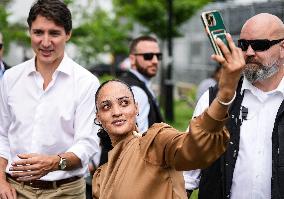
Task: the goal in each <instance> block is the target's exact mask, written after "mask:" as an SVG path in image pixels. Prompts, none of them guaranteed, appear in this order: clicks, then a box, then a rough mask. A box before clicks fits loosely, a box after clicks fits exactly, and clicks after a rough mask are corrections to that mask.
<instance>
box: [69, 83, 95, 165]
mask: <svg viewBox="0 0 284 199" xmlns="http://www.w3.org/2000/svg"><path fill="white" fill-rule="evenodd" d="M98 87H99V82H98V81H97V80H96V79H95V80H94V81H93V82H92V84H90V85H89V87H85V88H81V89H83V90H82V91H81V93H80V96H81V97H80V98H79V99H80V100H79V102H78V106H77V109H76V112H75V121H74V129H75V136H74V144H73V145H72V146H71V147H70V148H69V149H68V150H67V152H73V153H74V154H75V155H76V156H77V157H78V158H79V159H80V160H81V164H82V165H87V164H88V163H89V160H90V158H91V156H92V155H93V154H94V153H98V152H99V150H100V147H99V138H98V135H97V132H98V129H99V127H98V126H97V125H95V124H94V119H95V116H96V109H95V94H96V91H97V89H98Z"/></svg>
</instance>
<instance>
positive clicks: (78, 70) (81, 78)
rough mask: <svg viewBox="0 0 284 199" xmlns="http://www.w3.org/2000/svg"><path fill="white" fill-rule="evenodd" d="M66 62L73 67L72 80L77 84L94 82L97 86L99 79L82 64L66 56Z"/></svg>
mask: <svg viewBox="0 0 284 199" xmlns="http://www.w3.org/2000/svg"><path fill="white" fill-rule="evenodd" d="M68 63H69V64H70V66H72V68H73V70H74V71H73V73H74V78H75V79H74V80H75V82H77V83H79V84H81V83H82V84H88V83H89V84H95V85H96V86H99V84H100V82H99V79H98V78H97V77H96V76H95V75H94V74H92V73H91V72H90V71H88V70H87V69H86V68H84V67H83V66H81V65H79V64H78V63H76V62H75V61H74V60H72V59H71V58H68Z"/></svg>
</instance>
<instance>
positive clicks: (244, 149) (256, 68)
mask: <svg viewBox="0 0 284 199" xmlns="http://www.w3.org/2000/svg"><path fill="white" fill-rule="evenodd" d="M238 46H239V47H240V48H241V49H242V51H243V56H244V58H245V60H246V66H245V69H244V71H243V74H244V78H243V79H242V80H241V81H240V82H239V86H238V90H237V92H236V98H235V100H234V102H233V103H232V104H231V105H230V106H231V107H230V111H229V112H230V118H229V120H228V122H227V125H226V126H227V128H228V129H229V131H230V135H231V139H230V143H229V145H228V149H227V151H226V152H225V154H224V155H223V156H222V157H221V158H220V159H218V160H217V161H216V162H215V163H214V164H213V165H212V166H210V167H209V168H207V169H205V170H201V171H200V170H195V171H187V172H185V173H184V176H185V182H186V189H187V190H192V189H195V188H198V187H199V197H198V198H200V199H204V198H210V199H212V198H213V199H223V198H224V199H225V198H231V199H239V198H242V199H247V198H250V199H259V198H272V199H280V198H284V126H283V125H284V101H283V100H284V80H283V75H284V68H283V64H284V25H283V22H282V21H281V20H280V19H279V18H278V17H276V16H274V15H271V14H268V13H261V14H258V15H255V16H253V17H252V18H250V19H248V20H247V21H246V23H245V24H244V26H243V28H242V30H241V34H240V39H239V40H238ZM216 90H217V88H212V89H210V90H209V91H208V92H207V93H205V94H204V95H203V96H202V97H201V99H200V100H199V102H198V104H197V107H196V109H195V113H194V115H199V114H200V113H201V111H203V110H204V109H205V108H206V107H208V104H209V103H210V102H211V99H212V96H214V95H215V93H216ZM224 106H226V104H224Z"/></svg>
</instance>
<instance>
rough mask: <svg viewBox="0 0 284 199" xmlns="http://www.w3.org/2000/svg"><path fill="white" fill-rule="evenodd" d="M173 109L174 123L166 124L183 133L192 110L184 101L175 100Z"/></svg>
mask: <svg viewBox="0 0 284 199" xmlns="http://www.w3.org/2000/svg"><path fill="white" fill-rule="evenodd" d="M174 107H175V108H174V114H175V121H174V122H169V121H167V123H168V124H170V125H171V126H173V127H174V128H176V129H178V130H179V131H185V130H186V129H187V127H188V124H189V121H190V119H191V117H192V114H193V108H192V107H190V106H188V104H187V102H186V101H184V100H175V102H174ZM162 111H163V110H162Z"/></svg>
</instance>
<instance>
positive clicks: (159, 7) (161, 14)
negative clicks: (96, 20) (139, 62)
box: [113, 0, 211, 40]
mask: <svg viewBox="0 0 284 199" xmlns="http://www.w3.org/2000/svg"><path fill="white" fill-rule="evenodd" d="M210 1H211V0H194V1H192V0H175V1H174V0H173V27H172V30H173V36H174V37H177V36H181V33H180V32H179V30H178V29H179V27H180V25H181V24H183V23H184V22H185V21H187V20H188V19H189V18H190V17H191V16H192V15H193V14H194V13H195V12H196V11H197V10H198V9H199V8H201V7H202V6H204V5H205V4H207V3H208V2H210ZM113 4H114V10H115V12H116V13H117V15H118V16H123V17H126V18H128V19H130V21H131V23H139V24H141V25H142V26H144V27H146V28H147V29H148V33H154V34H156V35H157V36H158V37H159V38H160V39H162V40H165V39H166V38H167V30H168V28H167V24H168V7H167V6H168V5H167V0H152V1H148V0H113Z"/></svg>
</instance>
